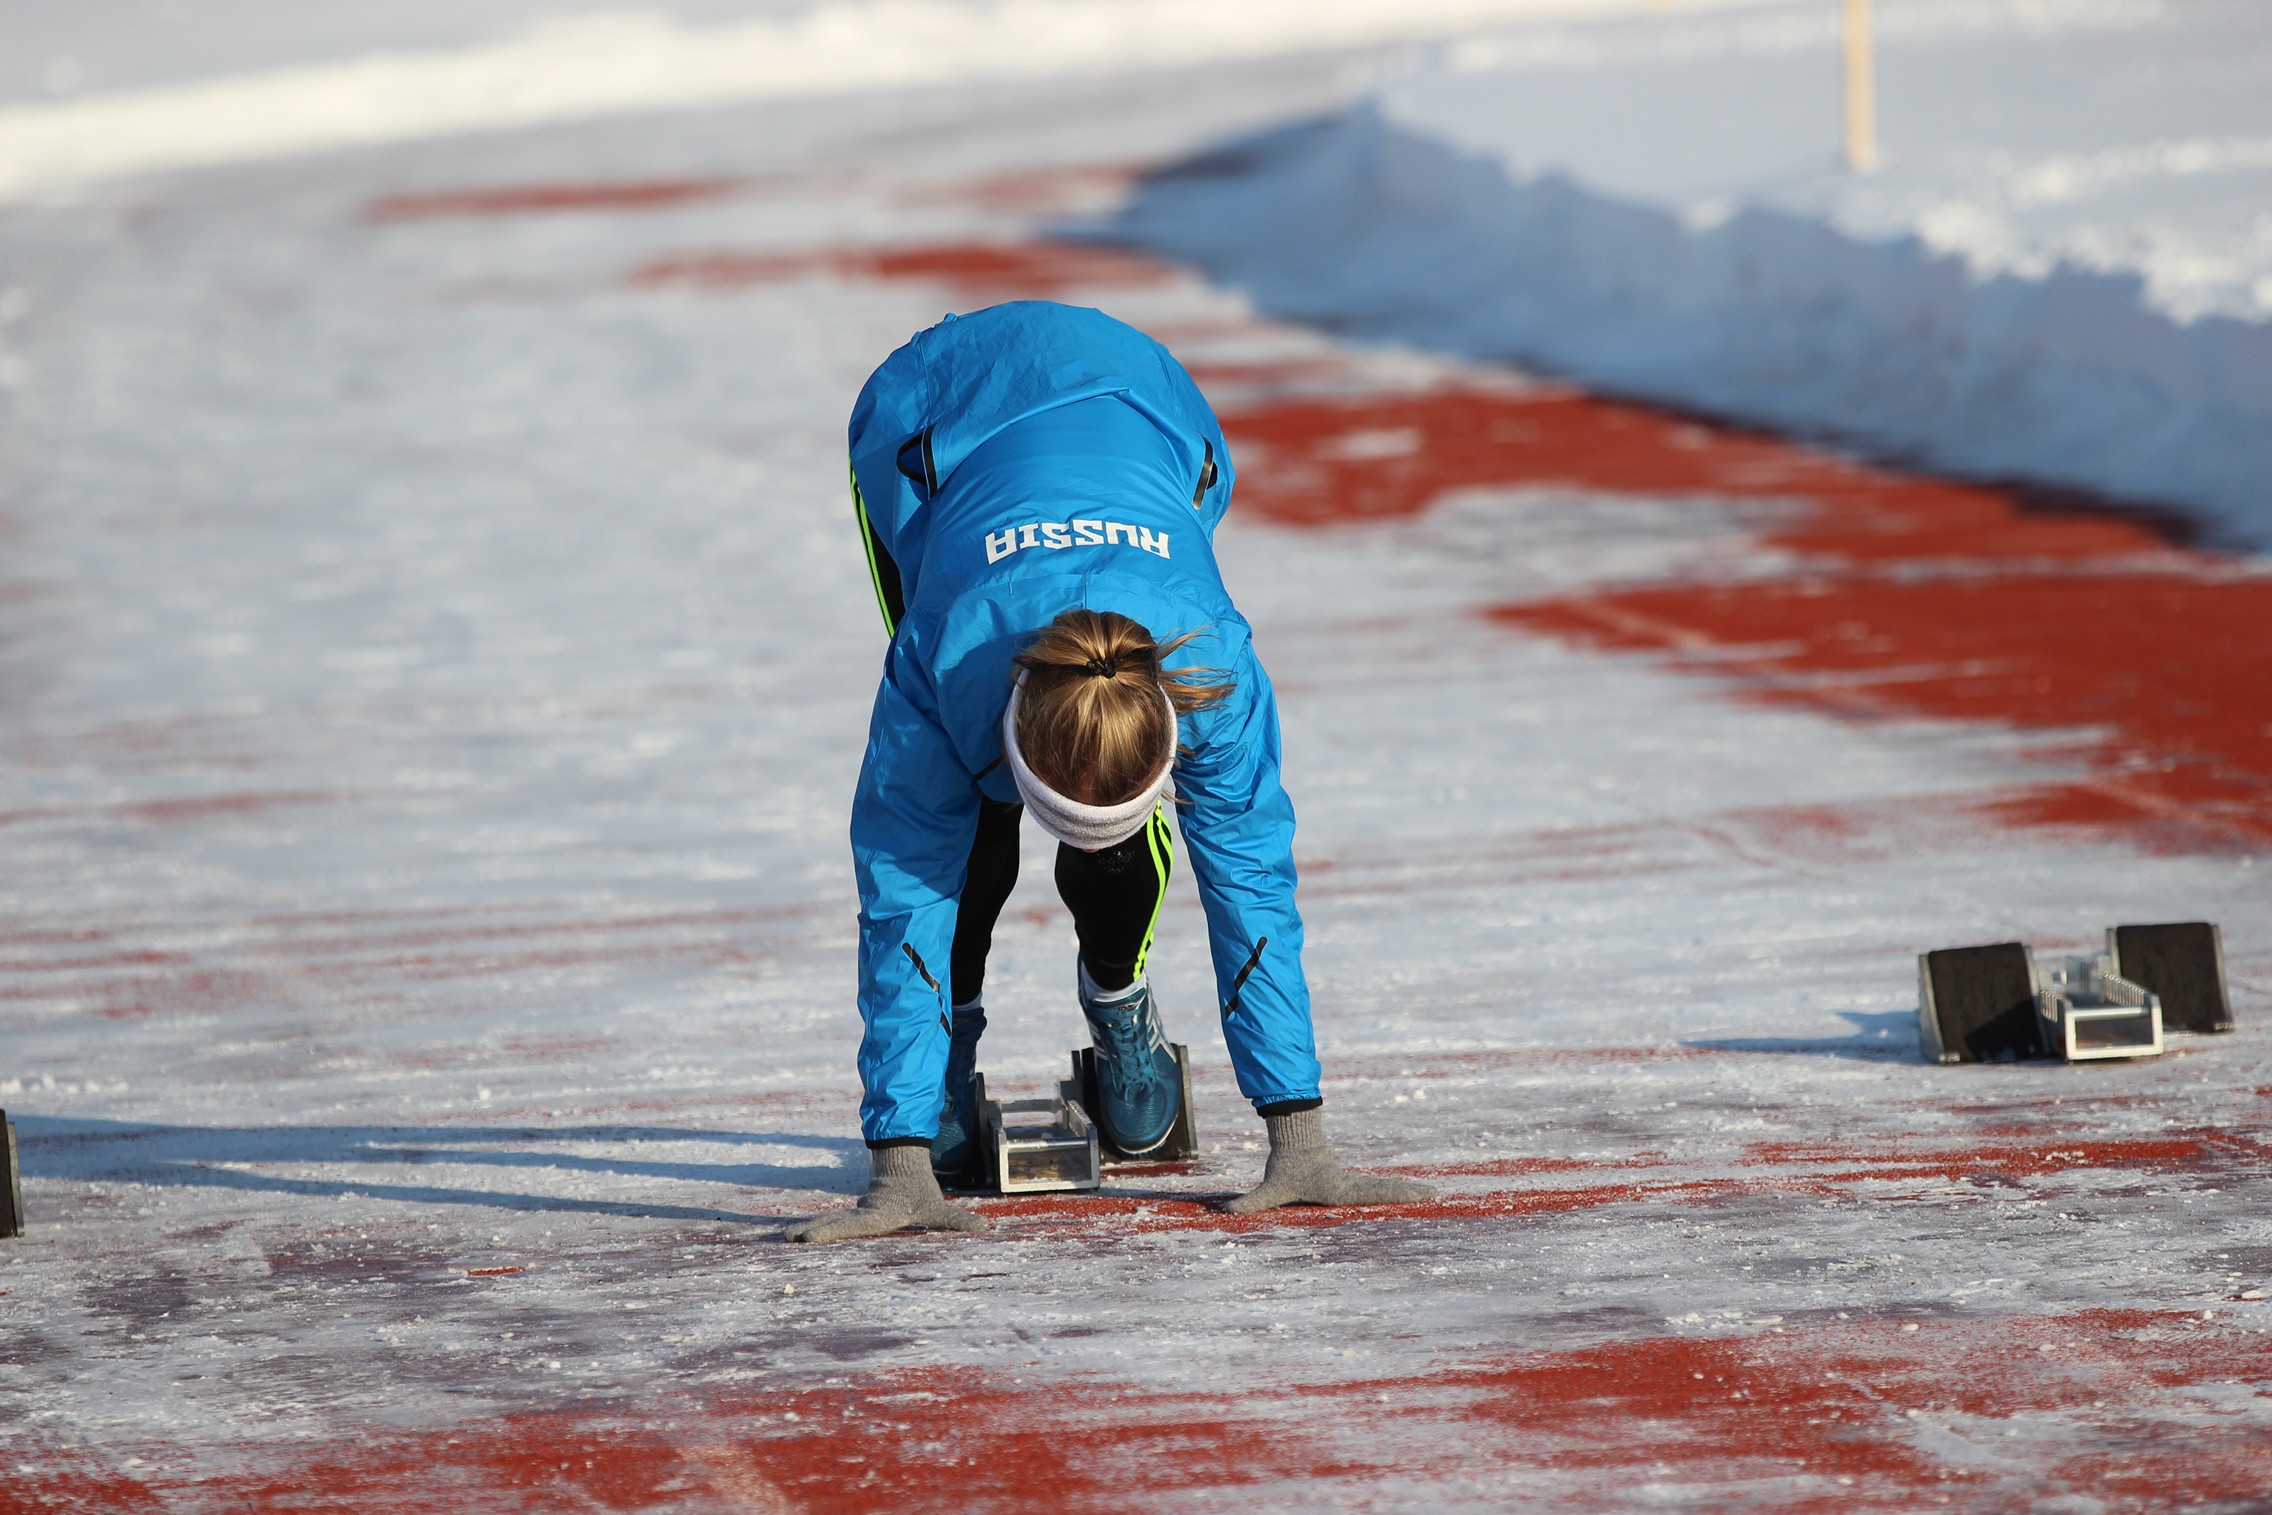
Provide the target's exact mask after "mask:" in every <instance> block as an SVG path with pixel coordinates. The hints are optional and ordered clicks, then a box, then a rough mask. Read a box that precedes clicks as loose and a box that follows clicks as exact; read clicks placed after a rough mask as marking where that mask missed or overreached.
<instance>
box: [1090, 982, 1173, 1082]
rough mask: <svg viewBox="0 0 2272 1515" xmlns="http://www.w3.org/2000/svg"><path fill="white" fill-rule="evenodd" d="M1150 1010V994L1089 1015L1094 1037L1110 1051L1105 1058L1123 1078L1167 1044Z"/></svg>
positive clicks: (1156, 1019)
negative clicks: (1108, 1056) (1109, 1054)
mask: <svg viewBox="0 0 2272 1515" xmlns="http://www.w3.org/2000/svg"><path fill="white" fill-rule="evenodd" d="M1151 1012H1152V997H1151V995H1150V994H1144V995H1142V996H1139V997H1138V998H1136V999H1134V1000H1131V1001H1130V1002H1129V1003H1128V1004H1126V1005H1113V1006H1110V1007H1107V1008H1106V1009H1105V1010H1104V1011H1103V1012H1102V1013H1101V1014H1092V1015H1091V1016H1090V1017H1089V1026H1090V1028H1091V1030H1092V1031H1094V1032H1095V1035H1096V1039H1097V1040H1098V1041H1101V1042H1103V1043H1105V1045H1106V1048H1107V1050H1108V1051H1109V1052H1110V1053H1111V1057H1110V1058H1109V1059H1108V1061H1109V1062H1110V1063H1111V1064H1112V1066H1113V1069H1114V1071H1116V1072H1118V1073H1120V1074H1121V1075H1122V1077H1123V1078H1124V1079H1125V1078H1126V1077H1128V1076H1130V1075H1133V1074H1135V1072H1136V1070H1137V1069H1138V1068H1139V1067H1140V1066H1141V1065H1142V1064H1143V1063H1144V1062H1146V1061H1148V1055H1149V1054H1153V1053H1158V1052H1161V1051H1164V1050H1165V1049H1166V1047H1167V1038H1166V1037H1165V1036H1164V1035H1163V1034H1162V1033H1161V1030H1160V1021H1159V1017H1158V1016H1156V1015H1154V1014H1152V1013H1151Z"/></svg>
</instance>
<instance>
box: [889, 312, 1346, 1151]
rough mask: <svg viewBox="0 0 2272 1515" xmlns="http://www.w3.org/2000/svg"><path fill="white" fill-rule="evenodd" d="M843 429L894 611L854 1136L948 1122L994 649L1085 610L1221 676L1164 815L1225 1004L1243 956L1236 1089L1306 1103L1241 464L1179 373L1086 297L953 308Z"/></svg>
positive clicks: (994, 713)
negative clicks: (967, 873)
mask: <svg viewBox="0 0 2272 1515" xmlns="http://www.w3.org/2000/svg"><path fill="white" fill-rule="evenodd" d="M851 439H852V476H853V492H854V496H855V501H856V503H857V505H858V508H859V509H860V510H861V511H863V512H864V513H865V516H866V519H867V524H868V527H869V529H870V530H871V531H873V532H874V534H875V536H876V539H877V540H878V541H880V542H881V543H882V545H883V546H884V548H885V550H886V551H887V552H888V553H889V554H890V556H891V558H892V560H893V561H894V562H895V563H896V565H897V567H898V570H899V575H900V588H901V593H902V595H903V597H904V602H905V614H904V616H903V617H902V619H901V620H900V622H899V624H898V625H897V626H896V627H895V628H894V630H893V635H892V639H891V647H890V650H889V651H888V652H887V653H886V655H885V658H884V670H883V682H882V686H881V687H880V688H879V689H878V690H877V691H876V707H875V714H874V717H873V718H872V719H871V721H870V723H869V727H868V750H867V755H866V757H865V759H864V760H863V761H862V763H861V767H860V787H859V792H858V794H857V796H856V797H855V798H854V800H853V803H852V858H853V864H854V867H855V869H856V871H857V873H858V877H859V887H860V1014H861V1018H862V1019H863V1020H864V1021H865V1023H866V1027H867V1031H866V1035H865V1037H864V1038H863V1040H862V1041H861V1043H860V1080H861V1083H862V1086H863V1087H864V1089H865V1091H866V1092H865V1097H864V1098H863V1099H862V1101H861V1106H860V1121H861V1126H862V1128H863V1131H864V1132H865V1134H866V1136H867V1138H868V1140H870V1141H883V1140H887V1139H890V1138H895V1137H929V1136H931V1135H932V1134H933V1133H934V1132H935V1131H936V1130H937V1129H938V1122H939V1107H940V1101H941V1098H942V1093H943V1088H944V1084H945V1079H946V1066H947V1026H948V1019H947V1018H948V1011H949V1008H950V1007H949V1005H948V1003H947V998H948V990H947V978H948V956H949V951H950V948H951V945H952V942H953V938H954V927H955V902H956V900H957V898H958V897H959V896H960V895H961V893H962V887H963V877H964V867H965V864H966V862H967V859H968V857H969V853H970V845H971V839H972V837H973V835H974V834H975V833H976V830H977V826H978V808H979V797H980V796H981V795H982V794H983V795H986V796H988V797H990V798H993V799H997V800H1015V799H1016V798H1017V789H1016V786H1015V785H1014V784H1013V783H1012V782H1011V779H1010V774H1009V770H1008V768H1007V766H1006V765H1005V764H1003V763H1002V762H1001V757H1002V737H1001V728H1002V711H1003V708H1004V706H1005V705H1006V704H1007V703H1008V701H1009V694H1010V682H1011V677H1012V672H1013V670H1012V667H1011V661H1010V660H1011V658H1012V656H1013V655H1014V654H1016V653H1017V652H1018V651H1019V650H1020V648H1021V647H1022V646H1023V645H1024V643H1025V642H1026V641H1027V639H1029V638H1030V637H1031V636H1032V635H1033V633H1035V632H1037V631H1039V630H1040V629H1041V628H1042V627H1044V626H1046V625H1047V624H1048V623H1049V622H1050V621H1051V620H1052V619H1054V618H1055V617H1056V616H1057V615H1058V614H1059V613H1060V612H1061V611H1065V610H1069V609H1072V608H1074V607H1076V606H1085V607H1087V608H1089V609H1092V610H1113V611H1118V612H1120V613H1121V614H1122V615H1125V616H1128V617H1130V618H1131V619H1133V620H1135V621H1137V622H1139V623H1140V624H1141V625H1143V626H1144V627H1145V628H1146V629H1147V630H1149V631H1150V632H1151V633H1152V635H1153V636H1154V637H1155V638H1157V639H1158V640H1160V641H1162V642H1165V641H1167V640H1168V639H1170V638H1171V637H1175V636H1180V635H1182V634H1184V633H1185V632H1196V633H1198V635H1197V636H1196V637H1195V639H1194V640H1193V641H1191V642H1190V643H1189V644H1188V645H1186V646H1185V648H1184V649H1183V650H1182V652H1181V653H1179V654H1178V655H1177V657H1176V662H1177V664H1178V665H1179V666H1181V665H1189V666H1193V667H1201V668H1208V669H1214V670H1220V671H1221V672H1222V673H1223V674H1224V675H1227V676H1228V680H1229V682H1231V683H1232V684H1233V685H1234V686H1235V687H1234V692H1233V693H1232V694H1231V695H1230V696H1229V697H1228V698H1226V699H1224V700H1222V701H1219V702H1218V703H1216V704H1214V705H1211V706H1209V707H1207V708H1206V709H1204V710H1201V711H1198V712H1196V713H1194V714H1191V715H1187V716H1185V717H1184V718H1183V720H1182V722H1181V725H1180V730H1179V733H1178V734H1179V736H1180V739H1181V741H1182V743H1183V746H1184V747H1185V748H1186V751H1185V753H1184V754H1183V755H1182V756H1181V757H1179V758H1178V760H1177V762H1176V767H1175V786H1176V790H1177V793H1178V795H1179V796H1180V802H1179V803H1178V804H1177V805H1176V806H1175V807H1174V809H1175V814H1176V819H1177V821H1178V823H1179V825H1180V827H1181V829H1182V832H1183V838H1184V850H1185V852H1186V854H1187V855H1188V857H1189V858H1190V863H1191V871H1192V876H1193V877H1194V879H1195V880H1196V881H1197V883H1198V886H1199V897H1200V901H1201V903H1202V904H1203V905H1204V907H1205V909H1206V912H1207V927H1208V938H1209V945H1210V946H1211V948H1212V949H1213V954H1214V962H1215V979H1216V985H1217V990H1218V1006H1220V1005H1221V1004H1226V1003H1229V1002H1230V1001H1231V999H1232V995H1233V984H1234V982H1235V981H1236V980H1237V979H1238V977H1239V974H1240V972H1241V970H1242V969H1247V968H1248V967H1249V965H1250V963H1251V971H1249V972H1248V973H1247V976H1246V979H1245V982H1244V983H1243V985H1240V986H1239V988H1238V992H1237V1003H1236V1005H1235V1007H1234V1008H1233V1009H1232V1011H1231V1012H1230V1014H1228V1015H1227V1016H1225V1017H1224V1019H1223V1035H1224V1040H1225V1041H1226V1042H1227V1043H1228V1044H1229V1047H1230V1053H1231V1066H1232V1068H1233V1069H1234V1070H1235V1071H1236V1073H1237V1075H1238V1082H1239V1089H1240V1090H1241V1092H1243V1093H1244V1094H1245V1095H1246V1096H1247V1098H1249V1099H1250V1100H1253V1101H1254V1102H1255V1103H1256V1104H1257V1105H1261V1104H1269V1103H1273V1102H1276V1101H1280V1100H1294V1099H1309V1098H1314V1097H1315V1096H1316V1095H1317V1092H1318V1061H1317V1052H1316V1047H1315V1042H1314V1040H1313V1037H1312V1035H1311V1030H1310V1012H1309V991H1308V988H1307V986H1306V985H1305V984H1304V982H1303V979H1302V966H1301V950H1302V922H1301V916H1300V915H1299V914H1297V913H1296V911H1295V908H1294V861H1293V841H1294V810H1293V806H1292V804H1291V803H1290V802H1289V801H1288V800H1287V798H1286V792H1285V790H1284V789H1283V788H1282V787H1280V784H1279V779H1278V752H1279V748H1278V710H1277V705H1276V703H1275V701H1274V699H1273V697H1272V695H1271V690H1270V680H1269V678H1268V677H1267V676H1266V675H1265V674H1264V673H1263V671H1262V665H1261V664H1260V663H1259V662H1258V661H1256V659H1255V656H1254V650H1253V648H1252V646H1251V645H1250V644H1249V631H1248V627H1247V623H1246V621H1245V620H1244V619H1243V618H1242V617H1241V616H1240V615H1239V613H1238V610H1237V608H1236V607H1235V606H1233V605H1232V604H1231V599H1230V595H1229V594H1228V593H1226V592H1225V590H1224V588H1223V581H1222V577H1221V575H1220V573H1219V572H1218V571H1217V569H1216V566H1215V554H1214V543H1213V533H1214V529H1215V524H1216V522H1218V521H1220V520H1221V519H1222V517H1223V511H1224V509H1225V508H1226V507H1227V506H1228V505H1229V503H1230V497H1231V483H1232V469H1231V456H1230V449H1229V448H1228V446H1226V445H1225V443H1224V440H1223V433H1222V429H1221V427H1220V426H1218V425H1217V424H1216V421H1215V416H1214V413H1213V412H1212V411H1210V410H1209V409H1208V407H1207V402H1206V400H1204V399H1203V398H1201V396H1200V393H1199V390H1198V388H1197V387H1196V386H1195V385H1194V384H1193V383H1192V382H1191V377H1190V375H1188V374H1186V373H1185V372H1184V371H1183V368H1182V366H1181V365H1180V364H1178V363H1177V362H1176V361H1175V359H1174V358H1172V357H1170V356H1169V355H1168V352H1167V349H1165V348H1163V347H1161V346H1160V344H1159V343H1157V342H1155V341H1153V340H1152V339H1151V338H1149V337H1147V336H1145V335H1144V334H1143V333H1141V332H1138V331H1136V330H1134V329H1133V328H1131V327H1128V326H1124V325H1122V324H1121V323H1120V322H1118V321H1115V320H1113V319H1112V318H1111V317H1109V316H1106V315H1104V314H1102V313H1100V312H1098V311H1094V310H1084V309H1077V308H1074V307H1072V306H1066V305H1057V304H1052V303H1049V302H1045V301H1028V302H1019V303H1016V304H1010V305H998V306H995V307H993V308H992V309H989V310H982V311H978V312H975V313H974V314H971V315H967V316H962V317H955V316H949V317H947V319H946V320H944V321H942V322H940V323H939V324H938V325H937V326H934V327H932V328H931V329H930V330H928V331H925V332H922V333H920V334H919V335H917V336H916V337H915V338H914V340H912V341H910V342H909V343H908V344H907V345H906V346H905V347H902V348H901V349H899V351H897V352H895V353H893V354H892V355H891V356H890V357H889V358H887V359H885V360H884V364H883V366H882V367H881V368H878V369H877V370H876V372H875V374H874V375H873V376H872V377H870V378H869V380H868V383H867V386H866V387H865V388H863V389H862V390H861V391H860V398H859V401H858V403H857V404H855V405H854V406H853V409H852V425H851ZM1210 461H1212V462H1213V464H1214V472H1213V481H1212V483H1206V482H1205V480H1206V476H1207V465H1208V463H1209V462H1210ZM1266 939H1267V942H1266ZM1265 942H1266V944H1265ZM1258 946H1259V947H1260V948H1261V951H1260V954H1259V956H1258V955H1257V954H1256V949H1257V947H1258Z"/></svg>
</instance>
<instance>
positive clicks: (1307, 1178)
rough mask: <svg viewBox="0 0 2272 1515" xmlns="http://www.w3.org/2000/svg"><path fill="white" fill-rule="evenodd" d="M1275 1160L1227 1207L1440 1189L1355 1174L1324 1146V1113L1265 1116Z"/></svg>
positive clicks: (1251, 1208)
mask: <svg viewBox="0 0 2272 1515" xmlns="http://www.w3.org/2000/svg"><path fill="white" fill-rule="evenodd" d="M1262 1123H1263V1125H1265V1126H1267V1127H1268V1128H1269V1130H1270V1161H1269V1163H1268V1165H1267V1166H1265V1167H1264V1168H1263V1170H1262V1183H1261V1185H1260V1186H1259V1187H1257V1188H1254V1189H1250V1190H1249V1191H1247V1192H1246V1193H1244V1194H1241V1195H1240V1196H1239V1197H1238V1198H1237V1199H1234V1200H1232V1201H1231V1202H1230V1203H1229V1204H1227V1205H1225V1206H1223V1208H1224V1209H1226V1210H1228V1211H1230V1213H1231V1214H1233V1215H1252V1214H1254V1213H1255V1212H1256V1211H1257V1210H1275V1209H1277V1208H1278V1207H1279V1206H1280V1205H1409V1204H1413V1203H1416V1202H1417V1201H1420V1200H1423V1199H1434V1198H1435V1197H1436V1191H1435V1190H1434V1189H1431V1188H1430V1187H1428V1186H1427V1185H1426V1184H1421V1183H1414V1182H1413V1181H1412V1180H1411V1179H1409V1178H1383V1177H1381V1176H1380V1175H1379V1174H1376V1173H1352V1172H1350V1171H1349V1170H1348V1169H1347V1168H1344V1167H1342V1166H1341V1164H1340V1162H1339V1160H1337V1159H1336V1158H1335V1157H1334V1155H1333V1149H1332V1148H1331V1147H1329V1146H1327V1145H1326V1144H1325V1112H1324V1111H1323V1110H1321V1109H1316V1108H1312V1109H1308V1110H1298V1111H1296V1112H1295V1113H1294V1114H1292V1115H1266V1116H1264V1117H1263V1118H1262Z"/></svg>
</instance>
